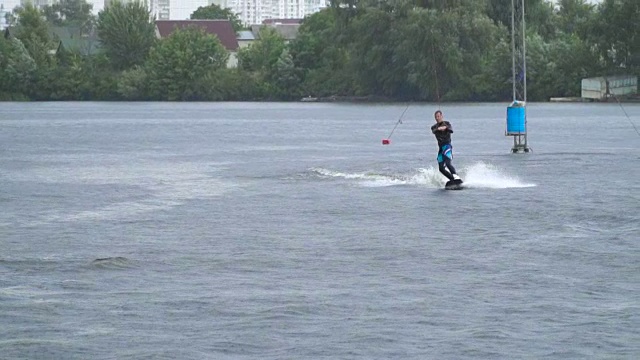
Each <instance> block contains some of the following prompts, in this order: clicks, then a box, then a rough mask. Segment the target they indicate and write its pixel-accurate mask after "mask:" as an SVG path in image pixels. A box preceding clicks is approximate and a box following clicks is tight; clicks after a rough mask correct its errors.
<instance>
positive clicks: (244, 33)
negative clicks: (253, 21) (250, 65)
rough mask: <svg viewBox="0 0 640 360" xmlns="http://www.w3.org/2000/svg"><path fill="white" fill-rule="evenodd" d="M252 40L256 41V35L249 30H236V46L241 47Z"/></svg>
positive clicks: (249, 43) (244, 46) (247, 44)
mask: <svg viewBox="0 0 640 360" xmlns="http://www.w3.org/2000/svg"><path fill="white" fill-rule="evenodd" d="M254 41H256V37H255V35H253V32H251V31H249V30H241V31H239V32H238V47H240V48H241V49H242V48H246V47H247V46H249V45H251V43H253V42H254Z"/></svg>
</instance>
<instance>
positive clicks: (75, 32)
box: [50, 26, 100, 56]
mask: <svg viewBox="0 0 640 360" xmlns="http://www.w3.org/2000/svg"><path fill="white" fill-rule="evenodd" d="M50 32H51V33H52V35H53V38H54V39H57V40H58V41H59V45H58V53H60V52H61V51H66V52H77V53H79V54H81V55H85V56H90V55H95V54H97V53H98V52H99V51H100V39H99V38H98V34H97V33H96V31H95V30H90V31H89V32H85V31H83V30H82V29H81V28H80V27H75V26H53V27H51V28H50Z"/></svg>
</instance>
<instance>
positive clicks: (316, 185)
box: [0, 103, 640, 359]
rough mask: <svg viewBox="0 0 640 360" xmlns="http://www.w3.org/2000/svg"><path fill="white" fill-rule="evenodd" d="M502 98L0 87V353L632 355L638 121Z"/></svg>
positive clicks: (639, 232) (638, 301)
mask: <svg viewBox="0 0 640 360" xmlns="http://www.w3.org/2000/svg"><path fill="white" fill-rule="evenodd" d="M506 105H507V104H455V105H454V104H444V105H442V110H444V112H445V117H446V118H447V119H448V120H449V121H451V122H452V123H453V126H454V130H455V133H454V134H453V145H454V164H455V165H456V166H457V167H458V170H459V173H460V174H461V176H462V177H463V179H464V180H465V182H466V184H467V186H468V189H467V190H464V191H444V190H442V185H443V184H444V178H443V177H442V176H441V175H439V173H438V172H437V170H436V169H435V167H434V166H435V165H436V164H435V156H436V151H437V147H436V145H435V140H434V138H433V136H432V135H431V134H430V133H429V131H428V127H429V126H431V124H432V122H433V120H432V113H433V111H435V110H436V107H435V106H433V105H412V106H411V107H410V108H409V110H408V111H407V113H406V114H405V117H404V119H403V123H402V124H401V125H400V126H399V127H398V128H397V129H396V131H395V132H394V134H393V136H392V138H391V145H389V146H382V145H381V140H382V139H383V138H386V137H387V136H388V135H389V132H390V131H391V129H392V128H393V125H394V124H395V123H396V121H397V120H398V117H399V116H400V114H401V113H402V111H403V110H404V105H402V104H399V105H340V104H304V103H300V104H268V103H260V104H247V103H243V104H240V103H227V104H182V103H179V104H170V103H165V104H145V103H134V104H121V103H113V104H111V103H100V104H96V103H28V104H16V103H1V104H0V144H1V145H0V146H1V147H0V209H1V212H0V358H2V359H164V358H166V359H329V358H330V359H521V358H529V359H540V358H545V359H587V358H589V359H590V358H597V359H601V358H606V359H638V358H640V315H639V314H640V251H639V245H638V244H639V241H640V211H639V210H640V183H639V182H638V179H639V178H640V166H639V164H640V136H639V135H638V134H637V133H636V132H635V131H634V129H633V127H632V126H631V123H630V122H629V120H628V119H627V118H626V116H625V115H624V112H623V111H622V109H621V108H620V107H619V106H618V105H615V104H611V105H606V104H531V105H529V111H528V114H529V131H530V139H529V140H530V143H531V146H532V148H533V153H530V154H526V155H512V154H509V149H510V147H511V140H510V138H506V137H504V126H505V121H504V116H505V113H506ZM624 110H626V111H627V113H628V114H629V116H630V118H631V121H634V122H635V123H636V126H640V106H638V105H632V104H625V105H624Z"/></svg>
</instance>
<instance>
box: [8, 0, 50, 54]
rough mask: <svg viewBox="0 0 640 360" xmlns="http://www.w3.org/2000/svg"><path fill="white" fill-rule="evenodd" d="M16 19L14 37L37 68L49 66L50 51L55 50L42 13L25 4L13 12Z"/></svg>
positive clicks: (29, 4)
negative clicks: (22, 45) (20, 42)
mask: <svg viewBox="0 0 640 360" xmlns="http://www.w3.org/2000/svg"><path fill="white" fill-rule="evenodd" d="M14 14H15V16H16V19H17V23H16V27H15V32H14V33H15V35H16V38H18V39H19V40H20V41H22V43H23V44H24V46H25V48H26V49H27V51H29V54H30V55H31V57H32V58H33V59H34V60H35V62H36V64H37V65H38V66H49V65H50V64H51V62H52V56H51V51H54V50H55V49H56V45H55V44H54V42H53V40H52V39H51V36H50V35H49V29H48V25H47V23H46V21H45V19H44V15H43V13H42V11H40V10H39V9H38V8H36V7H34V6H33V5H31V3H27V4H26V5H25V6H24V7H18V8H16V9H15V10H14Z"/></svg>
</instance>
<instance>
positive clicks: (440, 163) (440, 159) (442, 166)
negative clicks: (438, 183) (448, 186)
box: [438, 150, 453, 180]
mask: <svg viewBox="0 0 640 360" xmlns="http://www.w3.org/2000/svg"><path fill="white" fill-rule="evenodd" d="M445 159H446V157H445V156H443V155H442V150H441V151H439V152H438V170H440V172H441V173H442V175H444V176H446V177H447V179H449V180H453V175H451V173H450V172H449V171H447V168H445Z"/></svg>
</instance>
